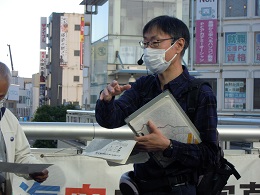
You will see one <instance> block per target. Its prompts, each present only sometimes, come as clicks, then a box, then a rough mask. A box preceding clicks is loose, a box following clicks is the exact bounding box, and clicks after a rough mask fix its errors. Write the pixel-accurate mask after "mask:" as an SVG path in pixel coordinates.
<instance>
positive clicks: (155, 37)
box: [143, 35, 159, 40]
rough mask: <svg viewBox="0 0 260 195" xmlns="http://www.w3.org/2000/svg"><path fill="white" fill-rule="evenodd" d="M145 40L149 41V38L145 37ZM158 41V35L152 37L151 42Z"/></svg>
mask: <svg viewBox="0 0 260 195" xmlns="http://www.w3.org/2000/svg"><path fill="white" fill-rule="evenodd" d="M143 38H144V39H148V38H147V37H145V36H144V37H143ZM157 39H159V38H158V35H154V36H152V37H151V38H150V40H157Z"/></svg>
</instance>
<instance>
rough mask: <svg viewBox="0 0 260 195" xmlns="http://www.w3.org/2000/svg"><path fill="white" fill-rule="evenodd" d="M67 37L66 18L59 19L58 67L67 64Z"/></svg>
mask: <svg viewBox="0 0 260 195" xmlns="http://www.w3.org/2000/svg"><path fill="white" fill-rule="evenodd" d="M67 36H68V17H66V16H61V17H60V66H65V65H67V64H68V48H67Z"/></svg>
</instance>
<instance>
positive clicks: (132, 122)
mask: <svg viewBox="0 0 260 195" xmlns="http://www.w3.org/2000/svg"><path fill="white" fill-rule="evenodd" d="M148 120H151V121H153V123H154V124H155V125H156V126H157V128H158V129H160V130H161V131H162V133H163V134H164V135H165V136H166V137H167V138H169V139H172V140H177V141H179V142H182V143H188V144H193V143H195V144H197V143H199V142H200V141H201V139H200V137H199V132H198V131H197V129H196V127H195V126H194V125H193V123H192V122H191V121H190V119H189V117H188V116H187V115H186V113H185V112H184V111H183V109H182V108H181V107H180V105H179V103H178V102H177V101H176V100H175V98H174V97H173V95H172V94H171V93H170V92H169V91H168V90H166V91H164V92H163V93H161V94H160V95H158V96H157V97H155V98H154V99H153V100H151V101H150V102H148V103H147V104H145V105H144V106H143V107H141V108H139V109H138V110H137V111H135V112H134V113H133V114H131V115H130V116H129V117H127V118H126V119H125V121H126V123H127V124H128V126H129V127H130V128H131V129H132V131H133V132H134V134H135V135H136V136H142V135H146V134H148V133H149V130H148V128H147V122H148ZM150 155H151V156H152V157H153V158H154V159H155V161H156V162H157V163H158V164H159V165H160V166H162V167H166V166H168V165H169V164H171V162H172V161H173V159H170V158H166V157H163V155H162V152H153V153H151V154H150Z"/></svg>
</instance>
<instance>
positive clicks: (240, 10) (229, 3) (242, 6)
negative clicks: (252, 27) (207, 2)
mask: <svg viewBox="0 0 260 195" xmlns="http://www.w3.org/2000/svg"><path fill="white" fill-rule="evenodd" d="M244 16H247V0H226V17H244Z"/></svg>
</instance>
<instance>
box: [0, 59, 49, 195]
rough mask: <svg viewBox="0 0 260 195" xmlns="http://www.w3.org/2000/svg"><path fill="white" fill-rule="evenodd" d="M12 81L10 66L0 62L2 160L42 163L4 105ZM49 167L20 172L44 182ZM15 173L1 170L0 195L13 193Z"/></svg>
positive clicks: (0, 152) (24, 175)
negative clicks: (27, 172)
mask: <svg viewBox="0 0 260 195" xmlns="http://www.w3.org/2000/svg"><path fill="white" fill-rule="evenodd" d="M10 82H11V74H10V70H9V69H8V67H7V66H6V65H5V64H4V63H2V62H0V161H1V162H12V163H13V162H15V163H41V161H39V160H37V159H36V158H35V156H34V155H33V154H32V153H31V151H30V145H29V143H28V140H27V138H26V136H25V134H24V132H23V130H22V128H21V126H20V124H19V121H18V120H17V118H16V117H15V116H14V115H13V114H12V112H11V111H10V110H8V109H7V108H5V107H3V104H4V101H5V96H6V94H7V91H8V88H9V86H10ZM48 173H49V171H48V170H47V169H45V170H43V171H42V172H37V173H32V174H29V175H26V174H19V175H18V176H21V177H24V178H25V179H33V180H35V181H37V182H40V183H41V182H43V181H45V180H46V179H47V178H48ZM12 182H13V174H11V173H3V172H0V195H4V194H5V195H11V194H12Z"/></svg>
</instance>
